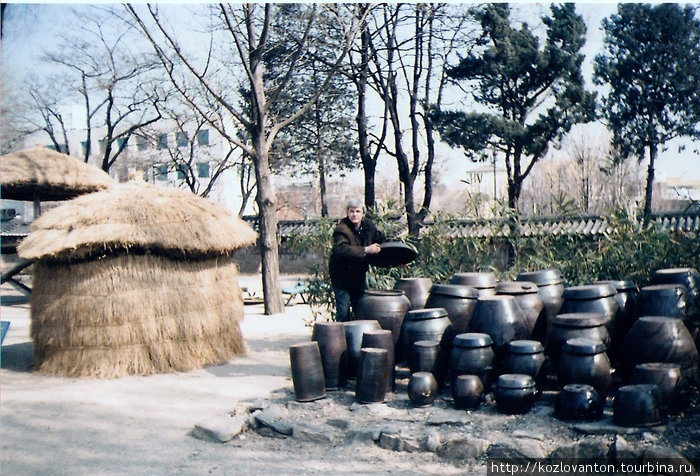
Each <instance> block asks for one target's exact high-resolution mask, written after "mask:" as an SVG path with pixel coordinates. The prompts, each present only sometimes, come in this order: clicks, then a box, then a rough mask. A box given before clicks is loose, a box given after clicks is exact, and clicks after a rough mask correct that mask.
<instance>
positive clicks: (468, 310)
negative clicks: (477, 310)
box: [425, 284, 479, 334]
mask: <svg viewBox="0 0 700 476" xmlns="http://www.w3.org/2000/svg"><path fill="white" fill-rule="evenodd" d="M478 297H479V292H478V291H477V290H476V288H472V287H469V286H462V285H459V284H435V285H433V286H432V287H431V288H430V295H429V296H428V300H427V301H426V303H425V306H426V307H441V308H443V309H444V310H446V311H447V317H449V318H450V322H451V323H452V330H453V332H454V333H455V334H461V333H462V332H466V331H467V327H468V326H469V319H470V318H471V316H472V312H473V311H474V307H475V306H476V300H477V299H478Z"/></svg>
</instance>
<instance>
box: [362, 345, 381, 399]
mask: <svg viewBox="0 0 700 476" xmlns="http://www.w3.org/2000/svg"><path fill="white" fill-rule="evenodd" d="M387 373H389V356H388V352H387V351H386V349H375V348H373V347H365V348H364V349H362V350H361V352H360V362H359V365H358V368H357V386H356V387H355V398H357V401H358V402H360V403H378V402H383V401H384V400H385V399H386V394H387V392H388V391H389V389H388V388H387Z"/></svg>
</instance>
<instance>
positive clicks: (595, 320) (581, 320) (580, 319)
mask: <svg viewBox="0 0 700 476" xmlns="http://www.w3.org/2000/svg"><path fill="white" fill-rule="evenodd" d="M606 322H607V318H606V317H605V316H604V315H602V314H599V313H597V312H571V313H566V314H559V315H557V316H555V317H554V318H553V319H552V325H555V326H562V327H597V326H601V325H604V324H605V323H606Z"/></svg>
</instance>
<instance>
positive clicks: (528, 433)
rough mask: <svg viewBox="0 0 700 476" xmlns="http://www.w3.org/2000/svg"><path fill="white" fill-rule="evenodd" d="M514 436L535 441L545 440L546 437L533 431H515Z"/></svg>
mask: <svg viewBox="0 0 700 476" xmlns="http://www.w3.org/2000/svg"><path fill="white" fill-rule="evenodd" d="M513 436H514V437H516V438H532V439H533V440H539V441H542V440H544V435H543V434H541V433H535V432H533V431H525V430H515V431H514V432H513Z"/></svg>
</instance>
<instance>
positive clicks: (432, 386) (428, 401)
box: [408, 372, 438, 407]
mask: <svg viewBox="0 0 700 476" xmlns="http://www.w3.org/2000/svg"><path fill="white" fill-rule="evenodd" d="M437 394H438V384H437V381H436V380H435V376H433V374H432V373H430V372H416V373H414V374H412V375H411V377H410V378H409V379H408V398H409V400H411V402H413V404H414V405H415V406H417V407H427V406H430V405H432V404H433V402H434V401H435V397H437Z"/></svg>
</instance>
